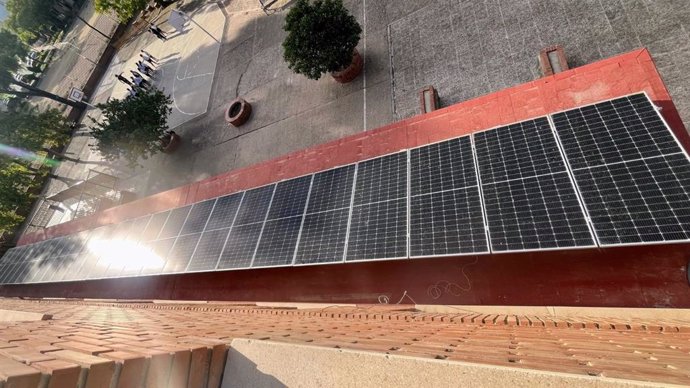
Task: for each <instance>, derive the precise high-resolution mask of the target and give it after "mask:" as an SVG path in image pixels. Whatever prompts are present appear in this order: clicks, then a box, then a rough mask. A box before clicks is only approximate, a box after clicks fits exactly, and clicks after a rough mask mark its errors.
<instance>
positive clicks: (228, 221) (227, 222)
mask: <svg viewBox="0 0 690 388" xmlns="http://www.w3.org/2000/svg"><path fill="white" fill-rule="evenodd" d="M243 194H244V193H235V194H232V195H226V196H224V197H220V198H218V201H217V202H216V206H215V207H214V208H213V212H212V213H211V217H210V218H209V220H208V224H207V225H206V230H214V229H221V228H229V227H231V226H232V222H233V220H234V219H235V214H236V213H237V209H238V208H239V207H240V202H241V201H242V195H243Z"/></svg>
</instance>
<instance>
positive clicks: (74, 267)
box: [33, 254, 86, 281]
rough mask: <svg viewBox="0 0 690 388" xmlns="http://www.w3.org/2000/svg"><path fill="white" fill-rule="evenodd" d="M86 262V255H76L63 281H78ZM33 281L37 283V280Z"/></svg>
mask: <svg viewBox="0 0 690 388" xmlns="http://www.w3.org/2000/svg"><path fill="white" fill-rule="evenodd" d="M84 260H86V255H84V254H78V255H76V257H75V258H74V261H73V262H72V263H71V264H70V266H69V267H68V268H67V271H66V272H65V276H63V278H62V280H77V279H78V275H79V270H80V269H81V266H82V265H83V264H84ZM33 281H36V278H34V279H33Z"/></svg>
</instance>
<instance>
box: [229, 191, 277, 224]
mask: <svg viewBox="0 0 690 388" xmlns="http://www.w3.org/2000/svg"><path fill="white" fill-rule="evenodd" d="M274 188H275V185H268V186H264V187H260V188H258V189H253V190H249V191H247V192H245V193H244V198H243V199H242V206H240V210H239V211H238V213H237V217H236V219H235V225H246V224H251V223H254V222H263V221H264V219H265V218H266V212H267V211H268V207H269V205H270V204H271V198H272V197H273V189H274Z"/></svg>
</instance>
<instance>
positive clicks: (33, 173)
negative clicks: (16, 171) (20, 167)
mask: <svg viewBox="0 0 690 388" xmlns="http://www.w3.org/2000/svg"><path fill="white" fill-rule="evenodd" d="M27 169H28V170H29V171H22V172H20V174H24V175H31V176H34V177H38V176H44V175H43V174H41V173H40V172H39V171H38V170H36V169H35V168H31V167H27ZM45 176H46V177H48V178H51V179H55V180H58V181H60V182H63V183H65V184H67V185H73V184H75V183H77V182H78V180H77V179H72V178H67V177H64V176H60V175H55V174H53V173H52V172H49V173H47V174H45Z"/></svg>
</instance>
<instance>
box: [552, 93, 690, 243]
mask: <svg viewBox="0 0 690 388" xmlns="http://www.w3.org/2000/svg"><path fill="white" fill-rule="evenodd" d="M552 117H553V123H554V127H555V129H556V131H557V133H558V137H559V139H560V141H561V144H562V145H563V150H564V152H565V154H566V155H567V157H568V160H569V163H570V167H571V169H572V172H573V176H574V177H575V182H576V183H577V186H578V189H579V191H580V193H581V195H582V200H583V202H584V204H585V207H586V209H587V211H588V213H589V216H590V218H591V220H592V224H593V227H594V230H595V232H596V235H597V239H598V241H599V244H600V245H604V246H608V245H621V244H631V243H632V244H636V243H654V242H664V241H684V240H688V239H690V162H689V161H688V157H687V153H686V152H685V151H684V150H683V149H682V148H681V147H680V145H679V144H678V143H677V141H676V139H675V138H674V136H673V133H672V132H671V131H670V129H669V128H668V127H667V126H666V124H665V123H664V121H663V119H662V117H661V115H660V114H659V113H658V112H657V110H656V109H655V107H654V106H653V105H652V103H651V101H650V100H649V99H648V97H647V96H646V95H644V94H636V95H632V96H628V97H622V98H618V99H615V100H612V101H606V102H602V103H598V104H594V105H590V106H586V107H581V108H577V109H572V110H569V111H566V112H562V113H557V114H554V115H553V116H552Z"/></svg>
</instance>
